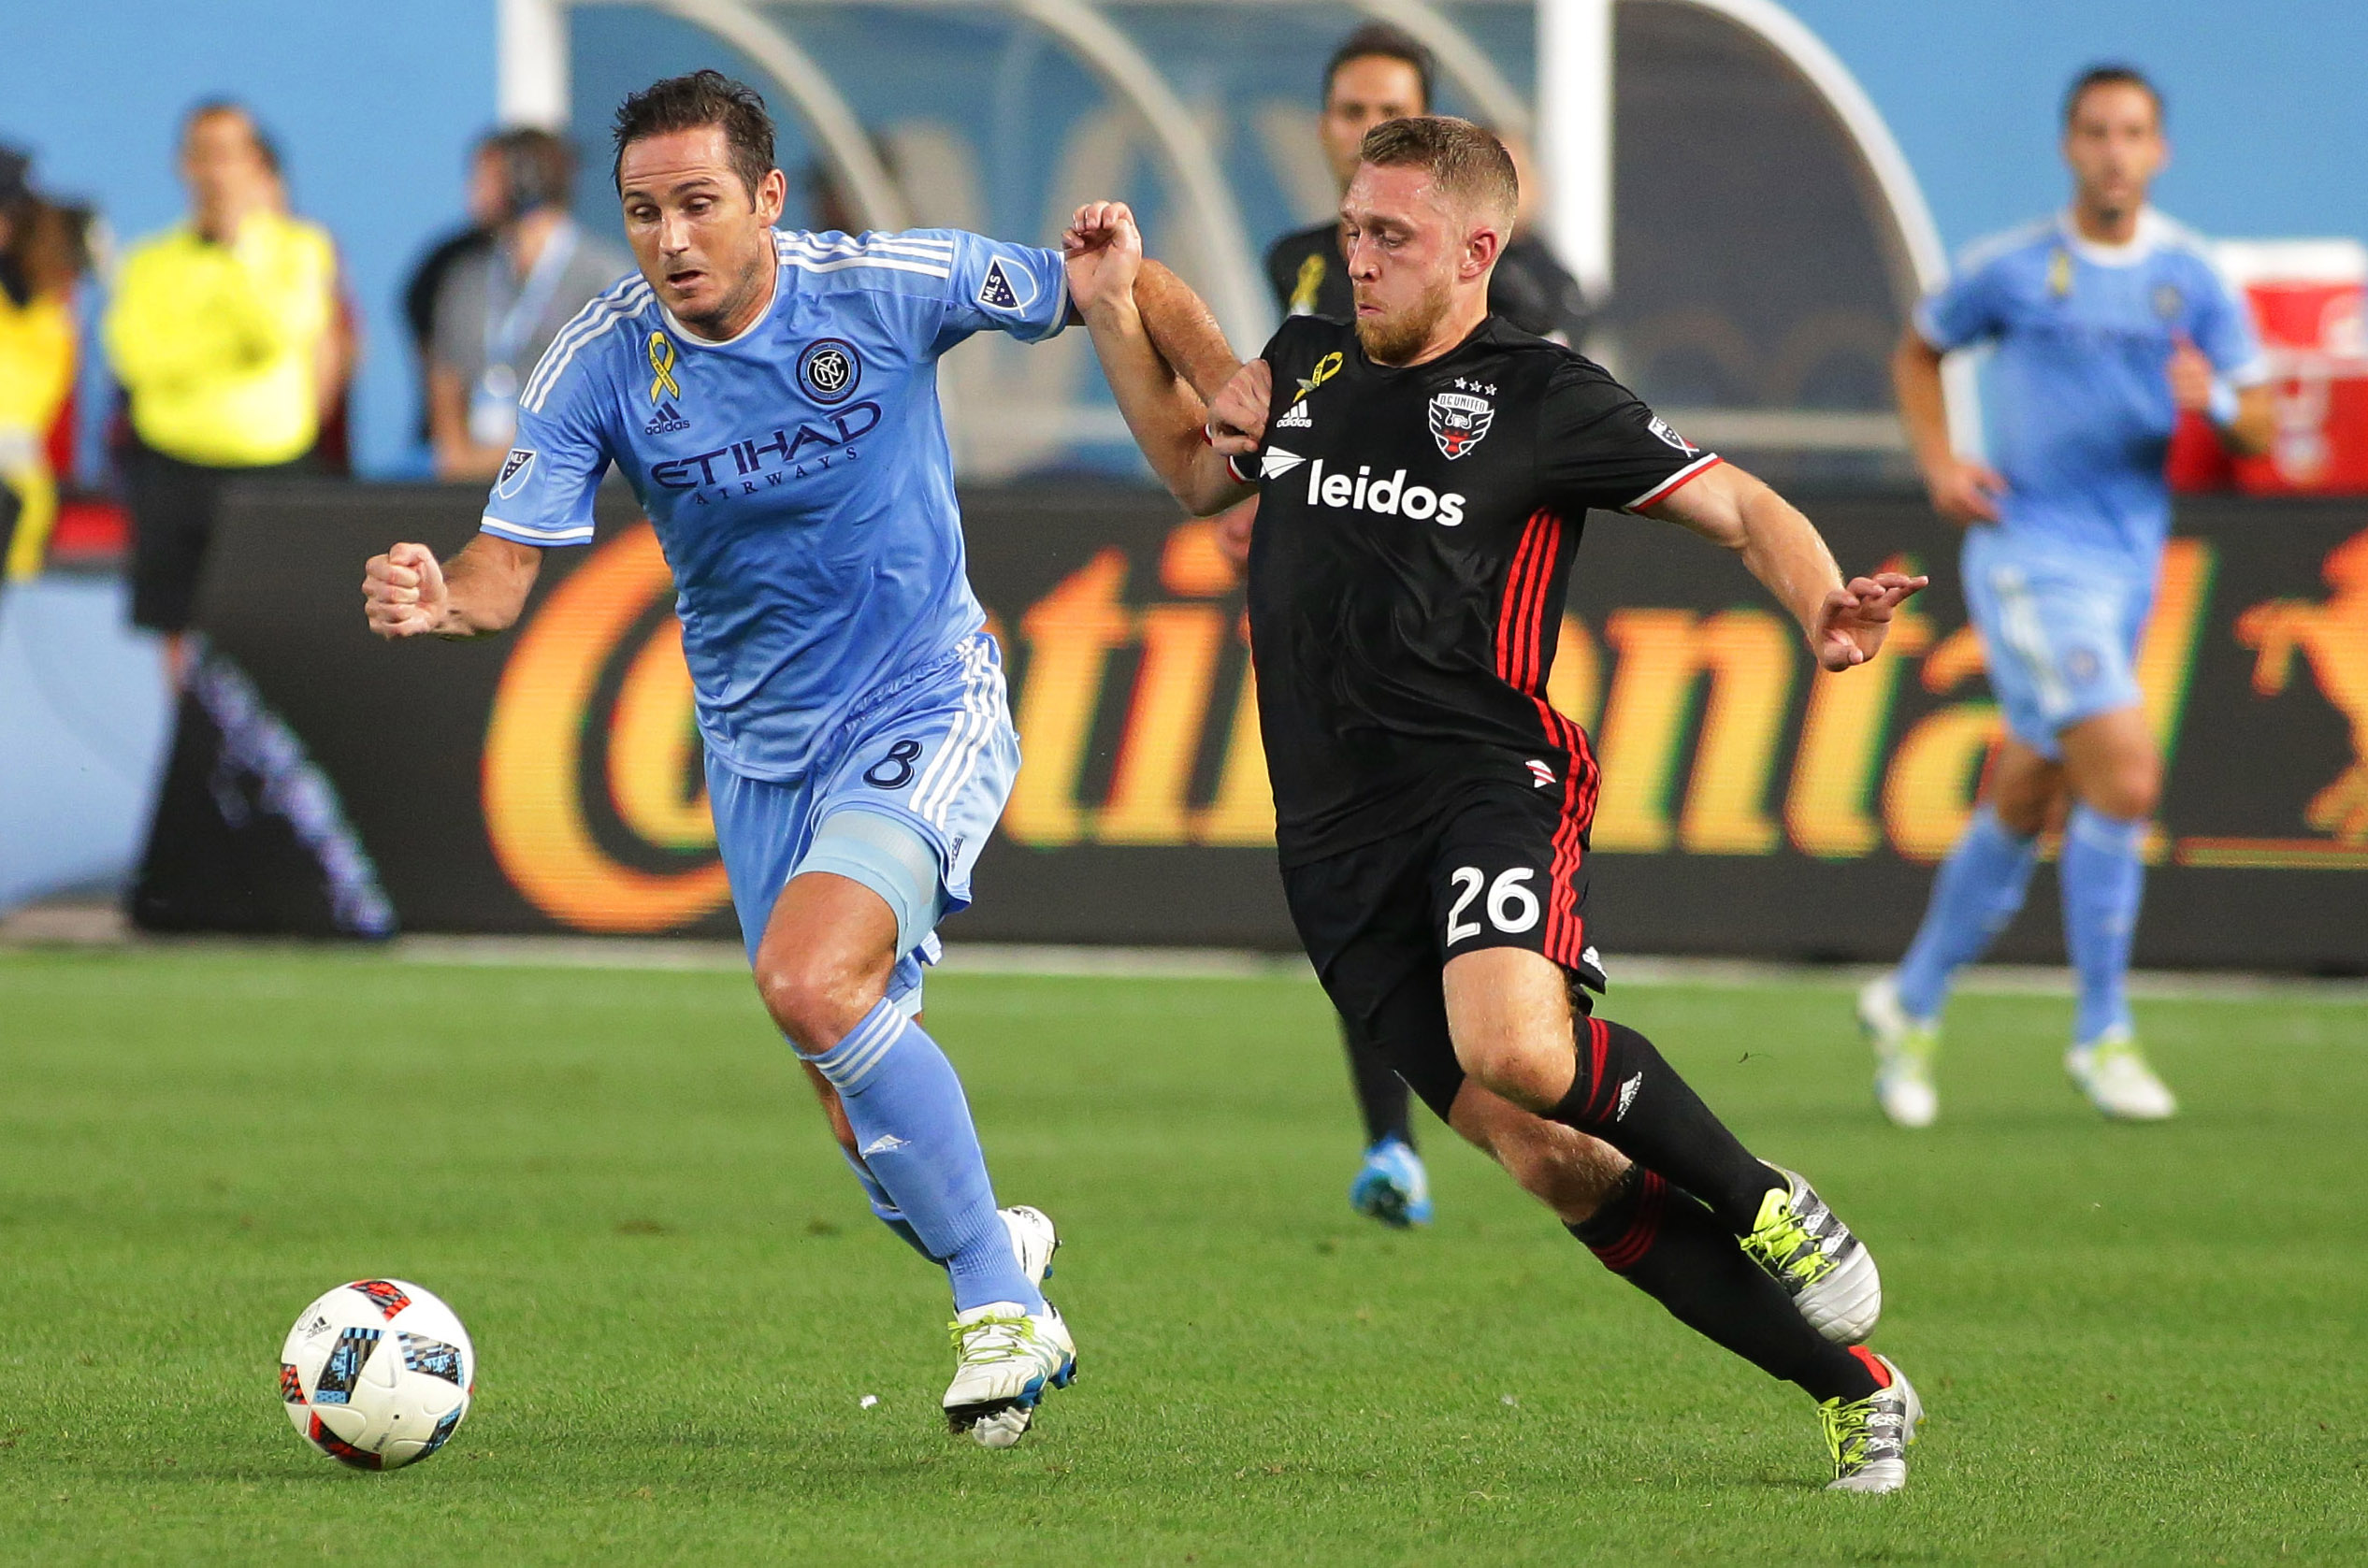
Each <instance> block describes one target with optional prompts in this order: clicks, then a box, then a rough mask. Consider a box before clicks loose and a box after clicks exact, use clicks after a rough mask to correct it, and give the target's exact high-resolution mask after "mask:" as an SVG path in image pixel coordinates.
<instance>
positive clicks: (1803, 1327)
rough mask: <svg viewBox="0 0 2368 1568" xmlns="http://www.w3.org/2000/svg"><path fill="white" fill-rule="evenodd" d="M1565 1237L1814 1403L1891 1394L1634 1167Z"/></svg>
mask: <svg viewBox="0 0 2368 1568" xmlns="http://www.w3.org/2000/svg"><path fill="white" fill-rule="evenodd" d="M1639 1038H1641V1037H1639ZM1646 1049H1647V1050H1650V1049H1652V1047H1650V1046H1647V1047H1646ZM1655 1059H1656V1060H1657V1059H1658V1058H1657V1057H1656V1058H1655ZM1665 1071H1666V1069H1665ZM1681 1087H1682V1085H1681ZM1706 1114H1707V1113H1706ZM1567 1230H1569V1231H1570V1233H1571V1234H1572V1235H1574V1236H1576V1237H1578V1238H1579V1240H1580V1241H1581V1242H1583V1243H1585V1244H1586V1246H1587V1249H1588V1250H1589V1251H1590V1252H1593V1253H1594V1254H1595V1255H1596V1258H1597V1259H1599V1260H1601V1262H1602V1263H1603V1266H1604V1267H1605V1268H1607V1269H1610V1271H1611V1272H1612V1273H1616V1274H1619V1275H1620V1276H1621V1277H1623V1278H1624V1279H1625V1280H1626V1281H1627V1282H1628V1283H1629V1284H1631V1285H1633V1286H1635V1287H1637V1288H1638V1289H1639V1290H1642V1291H1643V1292H1644V1293H1645V1294H1646V1295H1648V1296H1651V1297H1652V1298H1653V1300H1654V1301H1656V1302H1660V1303H1661V1304H1662V1305H1663V1306H1664V1307H1667V1308H1668V1312H1669V1316H1672V1317H1674V1318H1676V1319H1677V1320H1678V1321H1679V1322H1681V1323H1682V1324H1684V1325H1685V1326H1686V1327H1687V1328H1689V1329H1692V1330H1693V1331H1695V1332H1697V1333H1698V1334H1701V1335H1702V1336H1703V1337H1704V1338H1706V1339H1709V1340H1711V1342H1712V1343H1714V1344H1717V1345H1723V1346H1725V1348H1726V1349H1728V1350H1731V1351H1733V1352H1734V1353H1735V1354H1736V1355H1738V1356H1740V1357H1742V1358H1743V1359H1745V1360H1747V1361H1749V1362H1751V1363H1752V1365H1754V1366H1755V1367H1757V1368H1759V1369H1760V1370H1761V1371H1762V1372H1765V1373H1767V1374H1769V1376H1770V1377H1775V1378H1781V1379H1782V1380H1783V1381H1784V1382H1787V1383H1795V1384H1798V1385H1799V1386H1800V1387H1801V1388H1804V1389H1806V1390H1808V1393H1809V1397H1810V1398H1812V1399H1814V1400H1818V1401H1821V1402H1822V1401H1825V1400H1829V1399H1841V1400H1859V1399H1864V1398H1866V1397H1867V1396H1868V1395H1869V1394H1871V1393H1873V1392H1874V1391H1875V1390H1876V1389H1877V1388H1881V1387H1883V1379H1882V1378H1881V1377H1879V1376H1877V1375H1876V1374H1875V1372H1874V1370H1873V1368H1872V1366H1871V1365H1870V1358H1868V1357H1867V1356H1866V1355H1865V1354H1864V1353H1863V1352H1858V1351H1854V1350H1853V1349H1851V1348H1849V1347H1847V1346H1844V1345H1835V1344H1833V1343H1831V1342H1830V1341H1828V1340H1827V1339H1826V1337H1825V1336H1824V1335H1822V1334H1820V1333H1818V1331H1816V1330H1814V1329H1812V1328H1811V1327H1810V1326H1809V1324H1808V1322H1807V1321H1806V1320H1805V1319H1804V1318H1802V1316H1800V1313H1799V1311H1798V1309H1797V1308H1796V1307H1795V1306H1794V1305H1793V1301H1792V1298H1791V1297H1790V1296H1788V1295H1786V1294H1785V1293H1784V1287H1783V1286H1781V1285H1779V1284H1777V1283H1776V1282H1775V1281H1774V1280H1772V1279H1770V1278H1769V1277H1768V1275H1767V1273H1765V1272H1764V1271H1762V1270H1761V1268H1760V1267H1759V1265H1758V1264H1756V1263H1754V1262H1753V1261H1752V1260H1751V1259H1749V1258H1746V1257H1745V1256H1743V1249H1742V1248H1741V1247H1740V1246H1737V1245H1736V1244H1735V1237H1734V1236H1733V1235H1732V1234H1731V1233H1729V1232H1728V1231H1727V1230H1725V1228H1724V1227H1723V1226H1721V1225H1720V1223H1719V1221H1718V1220H1717V1218H1716V1217H1714V1216H1712V1215H1711V1211H1710V1210H1708V1209H1706V1208H1704V1207H1703V1206H1702V1205H1701V1204H1700V1203H1697V1202H1696V1201H1694V1200H1693V1199H1692V1198H1691V1197H1689V1196H1687V1195H1686V1194H1685V1193H1683V1192H1681V1191H1679V1190H1678V1189H1677V1188H1675V1187H1671V1186H1670V1185H1669V1184H1668V1183H1667V1182H1665V1181H1663V1180H1662V1179H1661V1178H1660V1177H1659V1176H1657V1175H1655V1174H1653V1172H1651V1171H1648V1170H1645V1169H1643V1168H1641V1167H1639V1166H1631V1167H1630V1168H1629V1171H1628V1174H1627V1177H1626V1179H1625V1180H1624V1181H1623V1183H1622V1184H1621V1187H1620V1189H1619V1190H1618V1191H1617V1192H1616V1193H1614V1194H1613V1195H1612V1197H1611V1198H1610V1200H1609V1201H1607V1202H1606V1203H1605V1204H1604V1206H1603V1207H1602V1208H1600V1209H1598V1210H1596V1213H1595V1215H1594V1216H1592V1217H1590V1218H1588V1219H1587V1220H1586V1221H1584V1222H1583V1223H1581V1224H1578V1225H1573V1226H1568V1227H1567Z"/></svg>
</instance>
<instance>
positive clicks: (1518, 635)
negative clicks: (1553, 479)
mask: <svg viewBox="0 0 2368 1568" xmlns="http://www.w3.org/2000/svg"><path fill="white" fill-rule="evenodd" d="M1562 538H1563V520H1562V517H1561V516H1560V515H1559V514H1558V513H1556V512H1554V511H1550V510H1547V509H1544V508H1540V509H1539V510H1538V511H1534V512H1532V513H1531V514H1530V517H1529V522H1528V525H1526V526H1525V527H1524V528H1523V530H1522V536H1521V543H1520V544H1519V546H1518V547H1517V548H1516V549H1515V550H1514V552H1513V564H1512V568H1511V569H1510V570H1509V572H1508V573H1507V574H1506V579H1505V592H1504V597H1503V600H1502V602H1501V604H1500V606H1499V608H1498V611H1497V616H1496V675H1497V678H1498V679H1499V680H1501V681H1503V682H1504V683H1506V684H1507V685H1509V686H1510V687H1512V688H1513V689H1514V690H1515V691H1517V692H1519V693H1521V694H1522V695H1523V697H1526V698H1529V700H1530V701H1531V703H1533V704H1534V705H1535V706H1536V708H1537V710H1538V726H1539V727H1540V729H1541V730H1542V732H1543V739H1544V740H1545V741H1546V743H1547V745H1548V746H1549V747H1551V748H1552V749H1553V750H1555V751H1559V752H1561V753H1562V754H1563V758H1564V762H1563V775H1562V787H1563V798H1562V813H1561V820H1560V822H1559V823H1557V824H1556V826H1555V829H1554V861H1553V869H1552V877H1551V879H1550V886H1551V891H1550V893H1549V895H1548V898H1547V904H1546V943H1545V946H1546V957H1549V958H1552V960H1553V961H1554V962H1555V963H1558V964H1561V965H1563V966H1564V967H1566V968H1576V967H1577V966H1578V964H1579V962H1580V959H1581V955H1583V954H1584V953H1585V951H1586V947H1587V939H1586V922H1585V920H1584V919H1583V917H1581V914H1580V912H1579V883H1580V867H1581V862H1582V861H1583V860H1584V858H1585V856H1586V839H1587V829H1588V827H1590V826H1592V825H1593V823H1594V822H1595V817H1596V795H1597V793H1598V790H1599V787H1600V784H1601V781H1602V774H1601V770H1599V769H1597V767H1596V756H1595V748H1594V747H1593V746H1591V745H1589V744H1588V742H1587V734H1586V731H1585V730H1583V729H1581V728H1580V727H1579V726H1577V725H1576V724H1573V723H1572V722H1571V721H1570V720H1569V719H1568V718H1567V717H1566V716H1565V715H1564V714H1562V713H1560V712H1556V711H1555V709H1554V706H1553V704H1552V703H1551V702H1549V701H1548V700H1547V699H1546V676H1547V674H1548V672H1549V665H1548V661H1547V655H1546V653H1545V646H1546V633H1547V630H1548V627H1549V625H1550V623H1549V621H1548V617H1549V616H1551V615H1554V614H1556V613H1557V611H1558V607H1557V605H1556V602H1555V597H1554V594H1553V592H1552V588H1553V583H1554V577H1555V569H1556V567H1557V566H1558V565H1559V563H1560V560H1561V555H1562Z"/></svg>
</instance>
